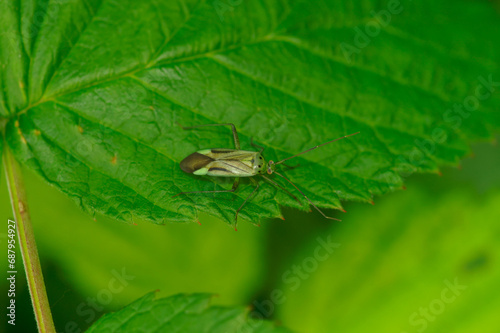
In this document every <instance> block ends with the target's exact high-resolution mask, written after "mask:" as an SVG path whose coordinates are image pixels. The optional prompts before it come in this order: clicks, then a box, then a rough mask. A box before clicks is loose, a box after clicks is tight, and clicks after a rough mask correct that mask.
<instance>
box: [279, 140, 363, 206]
mask: <svg viewBox="0 0 500 333" xmlns="http://www.w3.org/2000/svg"><path fill="white" fill-rule="evenodd" d="M356 134H359V132H356V133H352V134H348V135H344V136H342V137H340V138H337V139H334V140H331V141H328V142H325V143H322V144H320V145H317V146H315V147H312V148H309V149H307V150H304V151H303V152H301V153H298V154H297V155H293V156H290V157H287V158H285V159H284V160H281V161H279V162H275V163H274V164H281V163H283V162H285V161H288V160H291V159H292V158H295V157H297V156H300V155H302V154H305V153H308V152H310V151H311V150H314V149H316V148H319V147H323V146H326V145H328V144H330V143H332V142H335V141H339V140H342V139H345V138H347V137H350V136H353V135H356ZM316 209H317V208H316Z"/></svg>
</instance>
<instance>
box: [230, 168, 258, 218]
mask: <svg viewBox="0 0 500 333" xmlns="http://www.w3.org/2000/svg"><path fill="white" fill-rule="evenodd" d="M250 180H251V181H252V183H254V184H255V188H254V189H253V191H252V193H250V195H249V196H248V197H247V198H246V199H245V201H243V203H242V204H241V206H240V208H238V210H237V211H236V215H235V216H234V219H235V221H238V214H239V212H240V210H241V209H242V208H243V206H245V204H246V203H247V202H248V200H250V198H251V197H253V196H254V194H255V193H256V192H257V190H258V189H259V187H260V184H259V182H257V181H256V180H255V179H253V178H250Z"/></svg>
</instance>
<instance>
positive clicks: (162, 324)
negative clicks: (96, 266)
mask: <svg viewBox="0 0 500 333" xmlns="http://www.w3.org/2000/svg"><path fill="white" fill-rule="evenodd" d="M211 297H212V296H211V295H209V294H192V295H184V294H179V295H174V296H170V297H167V298H160V299H156V298H155V293H149V294H147V295H145V296H144V297H142V298H140V299H138V300H137V301H135V302H134V303H132V304H130V305H128V306H126V307H125V308H123V309H121V310H119V311H117V312H114V313H110V314H106V315H104V316H103V317H102V318H100V319H99V320H98V321H97V322H96V323H95V324H94V325H93V326H92V327H91V328H90V329H89V330H88V331H87V333H98V332H139V331H140V332H151V333H154V332H186V333H189V332H193V333H194V332H196V333H202V332H210V333H216V332H221V333H222V332H269V333H278V332H283V333H285V332H290V331H289V330H287V329H285V328H283V327H276V326H275V325H274V324H273V323H271V322H267V321H262V320H256V319H252V318H249V317H248V313H249V311H248V310H245V309H240V308H225V307H210V306H209V302H210V298H211Z"/></svg>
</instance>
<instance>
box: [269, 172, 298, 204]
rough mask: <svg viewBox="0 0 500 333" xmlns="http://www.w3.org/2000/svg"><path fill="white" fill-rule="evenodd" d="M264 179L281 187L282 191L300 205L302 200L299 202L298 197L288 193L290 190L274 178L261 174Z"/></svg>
mask: <svg viewBox="0 0 500 333" xmlns="http://www.w3.org/2000/svg"><path fill="white" fill-rule="evenodd" d="M261 176H262V177H263V178H264V179H265V180H267V181H268V182H269V183H271V184H272V185H274V186H276V187H277V188H279V189H281V190H282V191H284V192H286V193H287V194H288V195H289V196H291V197H292V198H294V199H295V201H297V202H298V203H299V205H301V206H302V202H300V200H299V199H297V197H296V196H295V195H293V194H292V193H290V191H288V190H287V189H286V188H284V187H283V186H281V185H280V184H278V183H276V182H275V181H274V180H272V179H271V178H269V177H266V176H264V175H261Z"/></svg>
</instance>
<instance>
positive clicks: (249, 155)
mask: <svg viewBox="0 0 500 333" xmlns="http://www.w3.org/2000/svg"><path fill="white" fill-rule="evenodd" d="M207 126H231V129H232V131H233V139H234V147H235V149H225V148H218V149H203V150H199V151H197V152H194V153H192V154H191V155H189V156H188V157H186V158H185V159H183V160H182V161H181V163H180V167H181V169H182V171H184V172H186V173H192V174H194V175H198V176H212V177H234V178H235V180H234V183H233V187H232V188H231V189H230V190H219V191H191V192H181V193H179V194H176V195H174V197H176V196H178V195H181V194H193V193H222V192H234V191H236V189H237V188H238V186H239V184H240V178H242V177H253V176H257V175H259V176H261V177H263V178H264V179H265V180H266V181H267V182H269V183H270V184H272V185H274V186H276V187H278V188H279V189H281V190H283V191H285V192H286V193H288V195H290V196H291V197H292V198H293V199H295V200H296V201H297V202H298V203H299V204H301V205H302V203H301V202H300V201H299V199H297V197H296V196H295V195H293V194H292V193H290V192H289V191H288V190H287V189H285V188H284V187H283V186H281V185H280V184H278V183H276V182H275V181H274V180H272V179H271V178H269V177H267V176H266V175H265V174H266V173H267V174H268V175H271V174H276V175H278V176H280V177H281V178H283V179H284V180H286V181H287V182H288V183H290V184H291V185H292V186H293V187H295V189H296V190H297V191H299V192H300V194H302V196H303V197H304V198H306V199H307V201H309V203H310V204H311V205H312V206H313V207H314V208H315V209H316V210H317V211H318V212H320V213H321V215H323V217H325V218H327V219H331V220H336V221H340V220H339V219H336V218H334V217H330V216H327V215H326V214H325V213H323V212H322V211H321V210H320V209H319V208H318V207H317V206H316V205H315V204H314V203H313V202H312V201H311V200H310V199H309V198H308V197H307V196H306V195H305V194H304V192H302V191H301V190H300V189H299V188H298V187H297V186H296V185H295V184H294V183H292V182H291V181H290V180H289V179H288V178H286V177H285V176H283V175H282V174H281V173H279V172H277V171H276V166H277V165H278V164H283V165H285V166H287V165H286V164H285V163H284V162H285V161H288V160H290V159H292V158H295V157H297V156H300V155H302V154H305V153H308V152H310V151H312V150H314V149H317V148H319V147H322V146H325V145H327V144H330V143H332V142H335V141H338V140H341V139H344V138H347V137H350V136H353V135H356V134H358V133H359V132H356V133H352V134H348V135H344V136H342V137H340V138H337V139H334V140H331V141H328V142H325V143H323V144H320V145H317V146H314V147H312V148H309V149H307V150H304V151H303V152H301V153H298V154H296V155H293V156H290V157H287V158H285V159H283V160H281V161H279V162H274V161H272V160H270V161H269V162H267V164H266V161H265V160H264V157H263V156H262V152H263V151H264V147H261V146H258V145H256V144H254V143H253V140H250V144H251V145H252V146H253V147H255V148H258V149H260V150H259V151H248V150H241V149H240V139H239V138H238V132H236V127H235V126H234V124H231V123H227V124H204V125H197V126H191V127H183V126H181V127H182V129H184V130H190V129H195V128H200V127H207ZM287 167H288V168H295V167H297V166H295V167H289V166H287ZM250 180H251V181H252V182H253V183H254V184H255V188H254V190H253V191H252V193H250V195H249V196H248V197H247V198H246V199H245V201H244V202H243V203H242V204H241V206H240V207H239V208H238V210H236V215H235V220H236V221H237V220H238V213H239V212H240V211H241V209H242V208H243V207H244V206H245V204H246V203H247V202H248V200H249V199H250V198H251V197H253V195H254V194H255V193H256V192H257V190H258V189H259V187H260V184H259V182H257V181H256V180H255V179H253V178H250Z"/></svg>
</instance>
